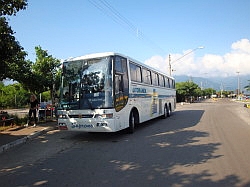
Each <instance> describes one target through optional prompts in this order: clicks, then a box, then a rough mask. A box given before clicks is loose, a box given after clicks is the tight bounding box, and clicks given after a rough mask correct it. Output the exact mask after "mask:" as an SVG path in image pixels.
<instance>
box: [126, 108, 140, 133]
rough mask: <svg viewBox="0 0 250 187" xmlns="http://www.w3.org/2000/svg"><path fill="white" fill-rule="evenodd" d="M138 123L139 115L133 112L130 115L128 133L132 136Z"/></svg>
mask: <svg viewBox="0 0 250 187" xmlns="http://www.w3.org/2000/svg"><path fill="white" fill-rule="evenodd" d="M137 123H138V114H137V113H136V112H135V111H134V110H133V111H131V112H130V115H129V127H128V133H130V134H132V133H134V131H135V125H136V124H137Z"/></svg>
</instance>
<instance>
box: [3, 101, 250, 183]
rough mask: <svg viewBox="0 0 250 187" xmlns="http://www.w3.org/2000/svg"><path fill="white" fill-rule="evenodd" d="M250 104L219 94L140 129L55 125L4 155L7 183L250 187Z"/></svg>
mask: <svg viewBox="0 0 250 187" xmlns="http://www.w3.org/2000/svg"><path fill="white" fill-rule="evenodd" d="M248 110H250V109H247V108H244V107H243V104H240V103H235V102H230V101H228V100H218V101H217V102H212V101H211V102H203V103H194V104H190V105H183V106H179V107H178V108H177V110H176V112H174V113H173V115H172V116H171V117H170V118H167V119H164V120H163V119H156V120H152V121H149V122H147V123H144V124H141V125H140V126H139V127H137V128H136V130H135V133H134V134H126V133H125V132H118V133H93V134H90V133H76V132H59V131H50V132H49V133H48V134H46V135H43V136H39V137H38V138H36V139H35V140H33V141H31V142H28V143H27V144H24V145H22V146H19V147H16V148H14V149H12V150H10V151H8V152H5V153H3V154H2V155H0V186H5V187H8V186H12V187H13V186H53V187H55V186H60V187H64V186H70V187H71V186H87V187H93V186H94V187H95V186H102V187H105V186H108V187H110V186H114V187H117V186H118V187H123V186H124V187H128V186H129V187H134V186H138V187H139V186H140V187H142V186H143V187H147V186H150V187H153V186H157V187H161V186H162V187H210V186H211V187H217V186H218V187H221V186H222V187H224V186H225V187H248V186H250V149H249V148H250V112H249V111H248Z"/></svg>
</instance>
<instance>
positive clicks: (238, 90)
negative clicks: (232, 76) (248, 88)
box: [236, 71, 240, 98]
mask: <svg viewBox="0 0 250 187" xmlns="http://www.w3.org/2000/svg"><path fill="white" fill-rule="evenodd" d="M236 73H237V74H238V89H237V96H238V98H239V96H240V72H239V71H237V72H236Z"/></svg>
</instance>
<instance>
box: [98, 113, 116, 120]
mask: <svg viewBox="0 0 250 187" xmlns="http://www.w3.org/2000/svg"><path fill="white" fill-rule="evenodd" d="M95 118H102V119H110V118H113V113H110V114H96V115H95Z"/></svg>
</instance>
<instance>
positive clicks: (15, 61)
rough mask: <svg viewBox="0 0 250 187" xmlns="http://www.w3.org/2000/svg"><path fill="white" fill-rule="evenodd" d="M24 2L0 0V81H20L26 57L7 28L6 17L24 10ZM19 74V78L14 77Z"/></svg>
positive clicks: (11, 31) (25, 4)
mask: <svg viewBox="0 0 250 187" xmlns="http://www.w3.org/2000/svg"><path fill="white" fill-rule="evenodd" d="M26 6H27V2H26V0H1V3H0V16H1V17H0V51H1V53H0V81H1V80H3V79H4V78H11V79H15V80H19V79H20V72H21V71H22V70H23V69H24V68H23V67H24V66H26V61H25V56H26V55H27V54H26V52H25V51H24V50H23V48H22V47H21V46H20V44H19V42H18V41H16V39H15V37H14V31H13V30H12V29H11V27H10V26H9V24H8V22H7V19H6V18H5V17H4V16H6V15H8V16H11V15H16V13H17V12H18V11H19V10H22V9H25V8H26ZM25 70H26V69H25ZM18 74H19V77H17V78H16V77H15V76H16V75H18Z"/></svg>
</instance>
